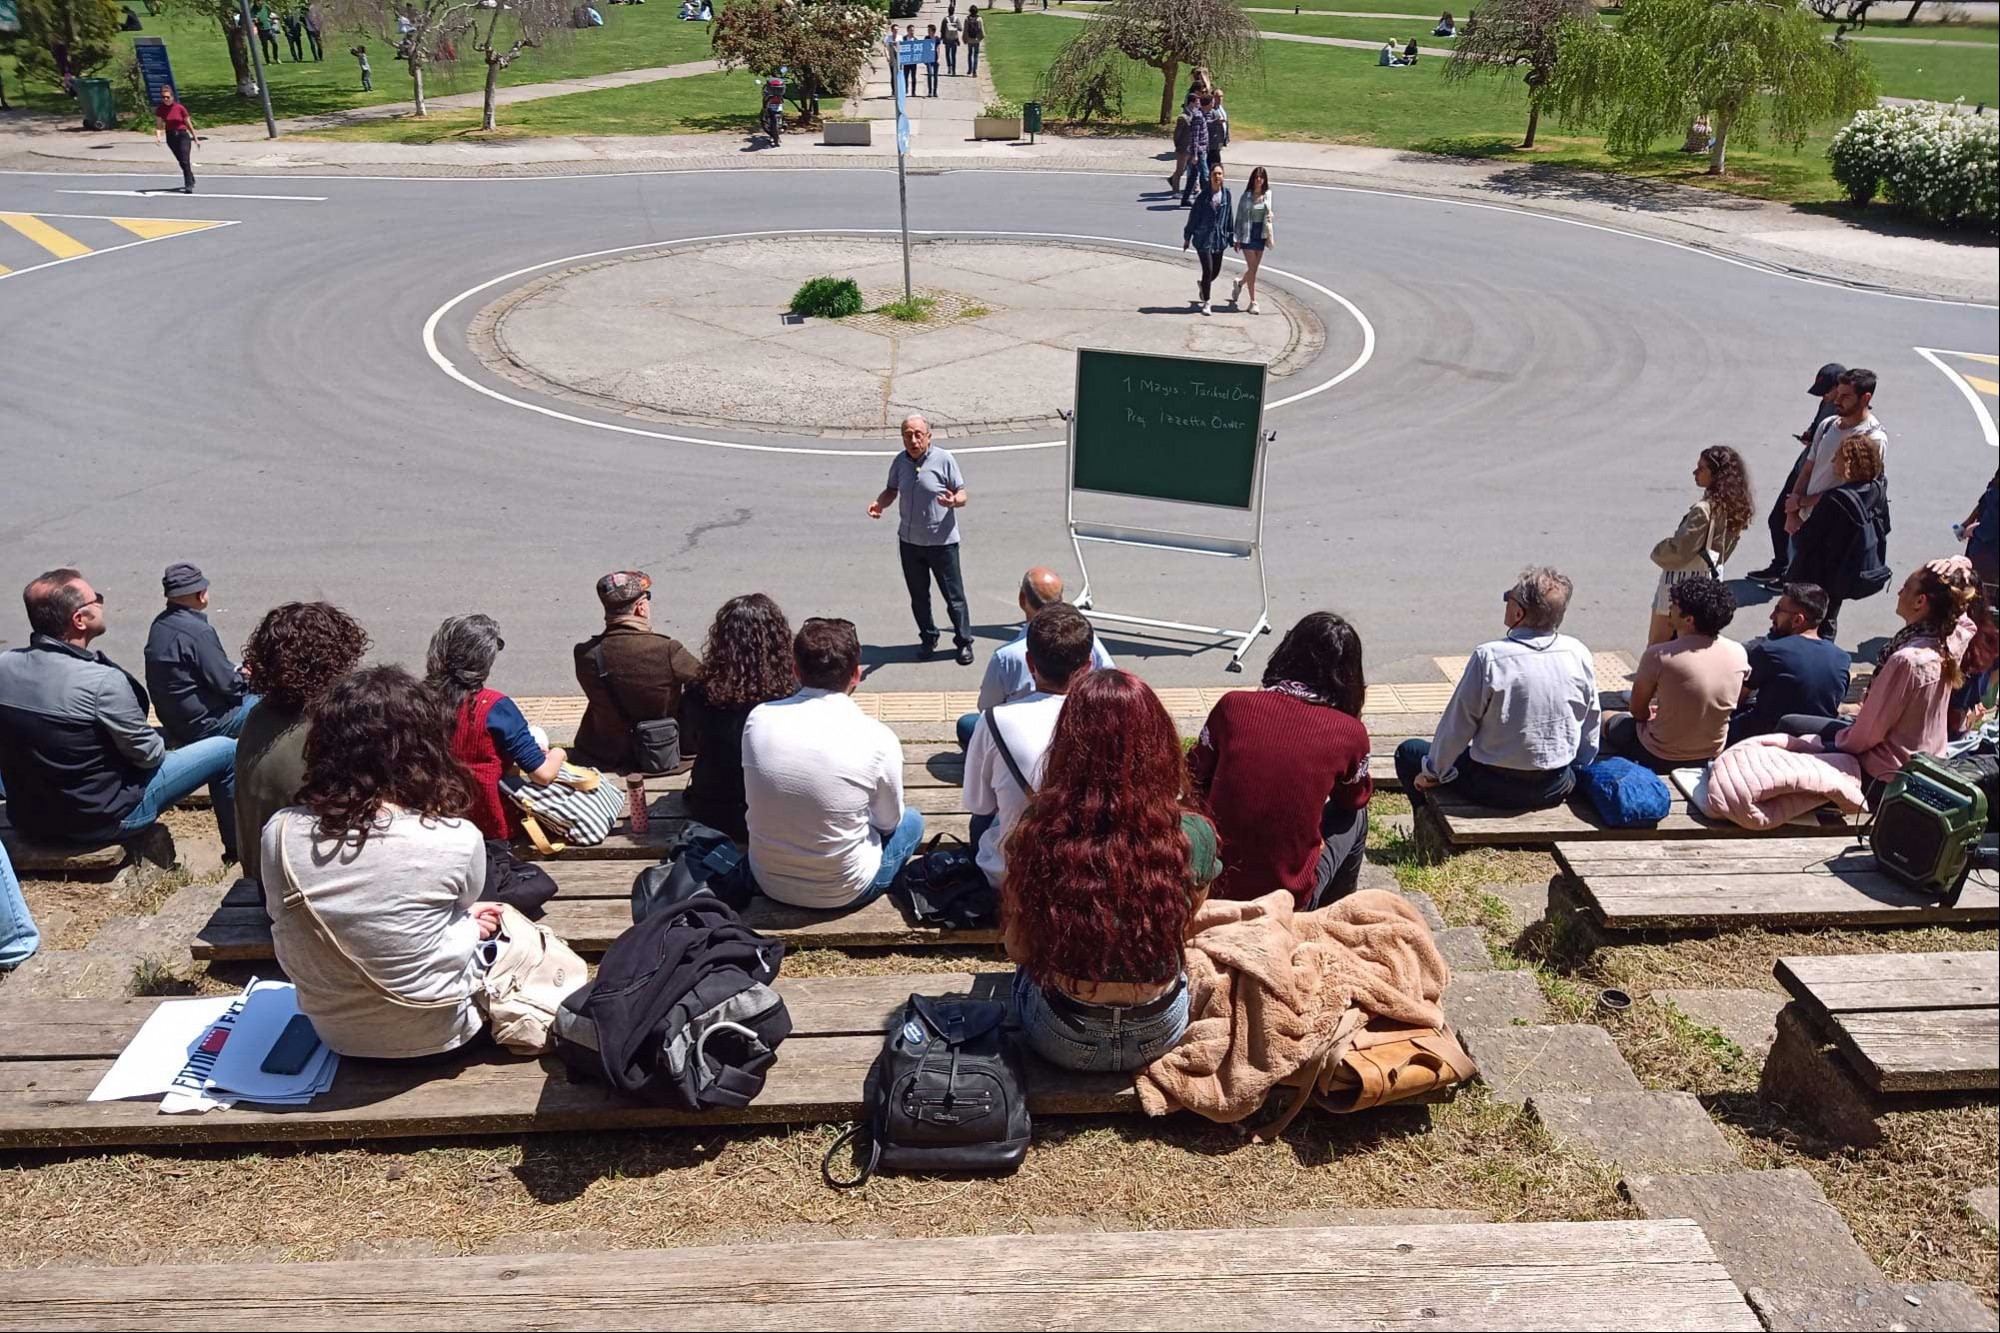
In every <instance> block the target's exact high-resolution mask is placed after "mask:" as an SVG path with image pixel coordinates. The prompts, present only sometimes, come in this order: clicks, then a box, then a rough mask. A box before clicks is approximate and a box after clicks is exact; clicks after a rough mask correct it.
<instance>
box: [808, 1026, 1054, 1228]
mask: <svg viewBox="0 0 2000 1333" xmlns="http://www.w3.org/2000/svg"><path fill="white" fill-rule="evenodd" d="M1006 1021H1007V1008H1006V1006H1005V1005H1001V1004H995V1003H993V1002H991V1001H988V1000H974V999H971V998H968V997H966V996H962V995H954V996H933V995H912V996H911V997H910V998H909V1000H908V1002H907V1003H905V1004H904V1006H903V1012H902V1015H901V1017H900V1019H899V1020H898V1021H897V1023H896V1025H895V1026H894V1027H892V1028H890V1029H889V1032H888V1035H887V1036H886V1037H885V1038H884V1040H883V1043H882V1053H881V1054H880V1055H878V1056H876V1057H875V1065H874V1067H873V1068H872V1069H870V1070H869V1071H868V1084H867V1088H866V1091H865V1093H864V1094H863V1105H864V1106H865V1108H866V1109H865V1110H864V1111H863V1115H864V1117H865V1118H864V1119H863V1120H862V1122H861V1123H860V1124H858V1125H856V1126H855V1127H854V1128H852V1129H850V1130H848V1131H847V1132H846V1133H845V1134H842V1135H841V1136H840V1137H839V1138H838V1139H836V1140H835V1141H834V1144H833V1146H832V1147H831V1148H829V1149H827V1153H826V1158H825V1160H824V1161H822V1162H821V1163H820V1175H821V1176H822V1177H823V1178H824V1179H825V1181H826V1183H827V1184H829V1185H831V1186H833V1187H834V1188H835V1189H853V1188H855V1187H856V1186H859V1185H865V1184H867V1183H868V1178H869V1177H870V1176H872V1175H874V1174H875V1172H876V1171H878V1170H882V1171H908V1172H919V1173H929V1172H935V1171H990V1172H1001V1173H1004V1172H1010V1171H1012V1170H1014V1169H1015V1168H1016V1167H1018V1166H1020V1165H1021V1159H1022V1158H1024V1157H1026V1156H1027V1155H1028V1140H1029V1138H1030V1137H1031V1131H1032V1126H1031V1124H1030V1122H1029V1119H1028V1098H1027V1090H1026V1088H1027V1085H1026V1080H1025V1079H1024V1078H1023V1077H1022V1073H1021V1056H1020V1052H1019V1050H1018V1048H1017V1047H1016V1045H1015V1043H1014V1041H1013V1039H1012V1038H1011V1037H1009V1036H1008V1034H1007V1031H1006V1026H1005V1025H1006ZM862 1134H866V1135H867V1137H868V1149H867V1156H866V1158H865V1160H863V1161H862V1162H861V1170H860V1173H859V1174H858V1175H856V1176H855V1177H854V1178H853V1179H852V1180H836V1179H835V1178H834V1175H833V1159H834V1157H835V1156H836V1155H837V1154H838V1153H839V1152H840V1150H841V1148H842V1147H844V1146H846V1145H847V1144H849V1143H851V1142H853V1141H854V1140H855V1139H856V1138H857V1137H859V1136H861V1135H862ZM856 1156H857V1157H859V1156H860V1153H859V1152H858V1151H857V1153H856Z"/></svg>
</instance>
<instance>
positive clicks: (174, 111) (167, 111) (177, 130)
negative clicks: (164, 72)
mask: <svg viewBox="0 0 2000 1333" xmlns="http://www.w3.org/2000/svg"><path fill="white" fill-rule="evenodd" d="M153 114H154V115H155V116H157V117H158V118H159V121H160V127H159V129H158V130H157V131H156V132H155V134H156V137H158V139H159V140H160V142H162V143H164V144H165V145H166V146H167V148H168V150H169V151H171V152H172V153H173V155H174V161H176V162H178V163H180V166H181V193H182V194H193V193H194V120H193V118H192V117H190V116H189V115H188V109H187V107H185V106H184V105H182V104H181V101H180V99H179V98H177V97H175V96H174V86H173V85H172V84H167V85H166V86H164V87H162V88H161V89H160V104H159V106H157V107H155V108H154V110H153Z"/></svg>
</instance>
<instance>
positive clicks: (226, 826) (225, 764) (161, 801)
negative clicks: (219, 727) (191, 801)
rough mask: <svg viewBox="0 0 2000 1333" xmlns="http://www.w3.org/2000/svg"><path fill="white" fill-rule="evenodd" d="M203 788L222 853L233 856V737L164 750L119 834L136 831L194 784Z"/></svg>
mask: <svg viewBox="0 0 2000 1333" xmlns="http://www.w3.org/2000/svg"><path fill="white" fill-rule="evenodd" d="M203 786H205V787H207V788H208V794H209V797H210V799H211V800H213V801H214V803H215V827H216V829H217V830H218V831H219V832H221V834H222V851H223V854H224V855H225V856H230V857H234V856H235V855H236V740H235V738H234V737H231V736H210V737H209V738H208V739H207V740H200V741H196V742H195V743H194V744H192V745H183V746H181V748H180V749H178V750H169V751H167V754H166V757H165V758H164V759H162V760H160V766H159V767H158V768H156V769H154V770H153V780H152V781H151V782H149V783H147V784H146V794H145V795H144V796H142V797H140V798H139V804H138V805H137V806H135V807H133V810H132V813H131V814H129V815H127V816H125V822H124V823H123V824H121V825H119V826H118V831H119V833H120V834H132V833H137V832H139V831H140V830H141V829H144V828H146V827H147V826H149V825H151V824H153V823H155V822H156V821H157V820H158V819H159V817H160V812H161V811H162V810H165V809H166V808H167V807H168V806H170V805H172V804H174V803H175V802H176V801H179V800H180V799H182V798H183V797H185V796H186V795H188V793H190V792H192V791H193V790H194V789H195V788H196V787H203Z"/></svg>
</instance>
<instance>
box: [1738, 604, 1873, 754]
mask: <svg viewBox="0 0 2000 1333" xmlns="http://www.w3.org/2000/svg"><path fill="white" fill-rule="evenodd" d="M1826 606H1827V599H1826V591H1825V589H1823V588H1821V587H1820V586H1819V585H1818V584H1815V583H1787V584H1786V585H1785V591H1784V593H1783V595H1782V596H1780V597H1779V598H1778V600H1777V603H1776V604H1775V605H1773V606H1772V607H1771V634H1770V637H1769V638H1764V639H1756V640H1753V641H1752V642H1750V643H1748V644H1746V645H1745V647H1746V648H1748V649H1749V653H1750V676H1749V679H1747V680H1746V681H1744V682H1743V697H1742V699H1741V700H1740V701H1738V703H1737V705H1736V713H1735V716H1733V717H1731V718H1730V719H1729V743H1730V744H1731V745H1734V744H1736V742H1738V741H1740V740H1742V739H1744V738H1745V737H1747V736H1768V735H1772V734H1774V733H1776V732H1778V731H1780V730H1782V728H1780V727H1779V726H1778V719H1779V718H1781V717H1784V716H1786V715H1787V714H1791V713H1803V714H1806V715H1807V716H1810V717H1838V716H1839V715H1840V705H1841V702H1842V701H1843V700H1845V699H1846V698H1847V667H1848V661H1849V659H1848V656H1847V652H1846V650H1845V649H1843V648H1841V647H1840V646H1839V645H1838V644H1835V643H1831V642H1829V641H1828V640H1826V639H1822V638H1821V637H1820V636H1819V627H1820V622H1821V621H1822V620H1824V619H1826Z"/></svg>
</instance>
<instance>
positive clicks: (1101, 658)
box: [958, 565, 1116, 750]
mask: <svg viewBox="0 0 2000 1333" xmlns="http://www.w3.org/2000/svg"><path fill="white" fill-rule="evenodd" d="M1019 600H1020V603H1021V632H1020V633H1019V634H1017V635H1015V636H1014V641H1013V642H1012V643H1010V644H1007V645H1006V646H1005V647H1003V648H1001V649H999V650H998V651H997V652H995V653H994V654H993V658H992V660H991V661H989V662H987V664H986V678H985V679H984V680H982V681H981V682H980V683H979V712H977V713H967V714H966V715H965V716H964V717H961V718H960V719H959V720H958V747H959V748H960V749H961V750H962V749H964V748H966V746H968V745H970V744H971V743H972V732H973V729H974V728H975V727H977V726H978V725H979V714H980V713H983V712H985V711H986V710H987V709H989V708H998V707H999V706H1000V705H1001V704H1011V703H1018V702H1020V701H1021V700H1022V699H1025V698H1027V697H1028V696H1029V695H1030V694H1033V693H1034V692H1035V675H1034V672H1032V671H1030V670H1029V669H1028V622H1029V621H1030V620H1033V619H1034V618H1035V613H1036V612H1037V611H1040V610H1041V609H1042V608H1043V607H1045V606H1057V605H1063V604H1065V603H1063V581H1062V575H1060V574H1058V573H1056V572H1055V571H1054V570H1053V569H1049V568H1047V567H1045V566H1042V565H1036V566H1035V567H1034V568H1033V569H1031V570H1029V571H1028V572H1027V573H1025V574H1023V575H1022V576H1021V595H1020V598H1019ZM1115 665H1116V663H1114V662H1113V661H1112V660H1111V654H1110V653H1107V652H1105V651H1104V644H1103V642H1102V641H1101V640H1100V639H1098V637H1097V636H1096V635H1095V634H1094V633H1093V634H1092V635H1091V638H1090V669H1091V670H1092V671H1102V670H1104V669H1105V668H1106V667H1110V666H1115Z"/></svg>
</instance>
